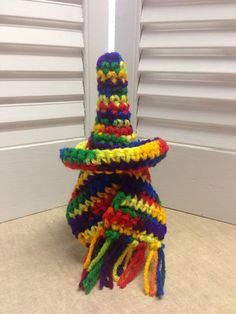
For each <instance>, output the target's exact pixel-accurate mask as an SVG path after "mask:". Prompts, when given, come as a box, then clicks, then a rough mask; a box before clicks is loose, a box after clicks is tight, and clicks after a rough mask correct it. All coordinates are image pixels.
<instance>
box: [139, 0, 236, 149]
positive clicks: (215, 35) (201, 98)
mask: <svg viewBox="0 0 236 314" xmlns="http://www.w3.org/2000/svg"><path fill="white" fill-rule="evenodd" d="M141 28H142V32H141V38H140V44H139V47H140V63H139V74H140V80H139V85H138V96H139V101H138V133H139V135H141V136H142V137H148V136H150V135H153V136H155V135H156V134H158V135H159V136H162V137H164V138H166V139H167V140H168V141H170V142H175V143H184V144H191V145H200V146H204V147H211V148H217V149H225V150H235V149H236V136H235V134H236V83H235V82H236V81H235V78H236V54H235V53H236V2H235V1H217V0H215V1H213V0H211V1H195V0H188V1H183V0H182V1H181V0H175V1H174V0H173V1H168V0H167V1H166V0H165V1H159V0H157V1H152V0H146V1H143V8H142V14H141Z"/></svg>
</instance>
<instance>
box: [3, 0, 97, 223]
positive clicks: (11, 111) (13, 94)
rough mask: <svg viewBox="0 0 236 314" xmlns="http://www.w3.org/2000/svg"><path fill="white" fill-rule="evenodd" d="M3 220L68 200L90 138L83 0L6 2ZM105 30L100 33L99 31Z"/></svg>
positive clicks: (4, 27)
mask: <svg viewBox="0 0 236 314" xmlns="http://www.w3.org/2000/svg"><path fill="white" fill-rule="evenodd" d="M0 22H1V25H0V47H1V48H0V60H1V62H0V103H1V105H0V162H1V167H0V175H1V179H2V181H3V182H4V187H3V189H1V191H0V208H1V211H0V220H1V221H4V220H8V219H13V218H17V217H21V216H24V215H28V214H32V213H35V212H38V211H42V210H46V209H49V208H52V207H56V206H61V205H62V204H66V203H67V201H68V199H69V197H70V193H71V191H72V187H73V184H74V183H73V182H75V179H76V177H77V175H78V172H72V171H69V170H68V169H66V168H65V167H64V166H63V165H62V164H61V162H60V160H59V148H62V147H65V146H74V145H76V143H77V142H78V141H79V140H81V139H82V138H83V137H84V101H83V99H84V77H83V71H84V65H83V64H84V60H83V55H84V51H83V50H84V40H83V37H84V35H83V32H84V31H83V8H82V2H81V1H78V0H76V1H74V0H62V1H43V0H40V1H36V0H35V1H34V0H29V1H28V0H11V1H0ZM96 36H97V35H96Z"/></svg>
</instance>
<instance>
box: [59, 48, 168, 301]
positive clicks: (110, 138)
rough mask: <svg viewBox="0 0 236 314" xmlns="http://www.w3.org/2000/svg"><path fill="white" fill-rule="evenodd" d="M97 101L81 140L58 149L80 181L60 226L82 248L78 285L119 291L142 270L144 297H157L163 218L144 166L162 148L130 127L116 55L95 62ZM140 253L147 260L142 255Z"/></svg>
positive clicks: (124, 75)
mask: <svg viewBox="0 0 236 314" xmlns="http://www.w3.org/2000/svg"><path fill="white" fill-rule="evenodd" d="M97 82H98V93H99V97H98V102H97V116H96V120H95V124H94V127H93V130H92V132H91V135H90V137H89V139H88V141H84V142H81V143H79V144H78V145H77V146H76V147H75V148H64V149H61V151H60V157H61V159H62V161H63V163H64V165H65V166H67V167H69V168H72V169H79V170H80V175H79V178H78V181H77V183H76V185H75V188H74V191H73V193H72V197H71V199H70V201H69V205H68V207H67V214H66V217H67V220H68V223H69V225H70V226H71V228H72V232H73V234H74V236H75V237H76V238H78V239H79V241H80V242H81V243H82V244H84V245H86V246H87V247H88V252H87V256H86V257H85V259H84V265H83V268H84V269H83V272H82V275H81V281H80V284H79V287H80V288H81V289H82V290H84V291H85V293H86V294H88V293H89V292H90V291H91V289H92V288H93V286H94V285H95V284H96V282H97V281H99V286H100V288H101V289H102V288H103V287H109V288H112V287H113V283H114V282H117V284H118V286H119V287H120V288H124V287H125V286H126V285H127V284H128V283H129V282H130V281H131V280H132V279H133V278H134V277H135V276H136V275H137V273H138V271H139V270H140V268H141V266H142V265H143V264H144V291H145V293H146V294H147V295H150V296H154V295H157V296H158V297H161V296H162V295H163V294H164V291H163V287H164V281H165V261H164V251H163V248H164V244H163V239H164V236H165V234H166V216H165V212H164V210H163V208H162V206H161V203H160V199H159V197H158V195H157V193H156V192H155V191H154V189H153V187H152V185H151V179H150V173H149V169H148V168H149V167H153V166H155V165H156V164H157V163H158V162H159V161H161V160H162V159H163V158H164V157H165V155H166V153H167V150H168V146H167V144H166V142H165V141H163V140H162V139H160V138H154V139H152V140H145V141H140V140H138V139H137V136H136V134H135V133H134V132H133V129H132V126H131V123H130V111H129V105H128V99H127V85H128V81H127V71H126V66H125V63H124V61H123V60H122V58H121V56H120V55H119V54H118V53H116V52H113V53H106V54H104V55H102V56H101V57H100V58H99V59H98V61H97ZM146 253H147V254H146Z"/></svg>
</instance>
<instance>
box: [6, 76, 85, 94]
mask: <svg viewBox="0 0 236 314" xmlns="http://www.w3.org/2000/svg"><path fill="white" fill-rule="evenodd" d="M83 93H84V91H83V81H82V80H81V79H80V80H72V79H71V80H64V81H59V80H57V81H56V80H21V81H14V80H11V81H10V80H9V81H0V97H24V96H53V95H54V96H55V95H57V96H58V95H83Z"/></svg>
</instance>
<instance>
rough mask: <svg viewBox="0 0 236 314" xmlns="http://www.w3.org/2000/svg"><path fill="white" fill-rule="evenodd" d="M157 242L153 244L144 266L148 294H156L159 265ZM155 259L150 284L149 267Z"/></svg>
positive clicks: (145, 288) (146, 292) (145, 286)
mask: <svg viewBox="0 0 236 314" xmlns="http://www.w3.org/2000/svg"><path fill="white" fill-rule="evenodd" d="M157 249H158V247H157V244H152V246H151V248H150V252H149V254H148V256H147V260H146V263H145V266H144V291H145V294H146V295H150V296H154V295H155V279H156V271H157V266H158V254H157ZM152 261H153V266H152V272H151V279H150V285H149V268H150V265H151V262H152Z"/></svg>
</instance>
